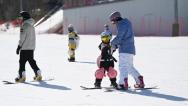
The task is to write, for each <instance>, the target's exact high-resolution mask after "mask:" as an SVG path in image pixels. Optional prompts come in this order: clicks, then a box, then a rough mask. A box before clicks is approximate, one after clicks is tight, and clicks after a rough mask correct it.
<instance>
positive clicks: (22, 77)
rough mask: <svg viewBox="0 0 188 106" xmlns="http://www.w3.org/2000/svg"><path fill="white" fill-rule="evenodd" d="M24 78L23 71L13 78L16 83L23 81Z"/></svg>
mask: <svg viewBox="0 0 188 106" xmlns="http://www.w3.org/2000/svg"><path fill="white" fill-rule="evenodd" d="M25 80H26V76H25V71H23V72H22V75H18V77H16V78H15V82H16V83H23V82H25Z"/></svg>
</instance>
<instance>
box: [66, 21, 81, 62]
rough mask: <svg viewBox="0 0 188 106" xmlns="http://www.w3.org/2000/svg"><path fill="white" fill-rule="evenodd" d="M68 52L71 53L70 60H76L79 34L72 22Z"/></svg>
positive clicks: (69, 27)
mask: <svg viewBox="0 0 188 106" xmlns="http://www.w3.org/2000/svg"><path fill="white" fill-rule="evenodd" d="M68 31H69V33H68V47H69V50H68V54H69V58H68V60H69V62H74V61H75V50H76V49H77V47H78V43H79V39H80V38H79V36H78V35H77V33H76V32H75V31H74V27H73V25H72V24H70V25H69V26H68Z"/></svg>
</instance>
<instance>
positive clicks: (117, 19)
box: [109, 12, 145, 89]
mask: <svg viewBox="0 0 188 106" xmlns="http://www.w3.org/2000/svg"><path fill="white" fill-rule="evenodd" d="M109 18H110V21H111V22H112V24H116V26H117V36H116V37H115V38H114V39H113V40H112V42H111V44H112V51H115V50H116V49H117V48H119V70H120V78H119V87H120V89H128V74H130V75H132V76H133V78H134V79H135V81H136V84H135V85H134V87H135V88H144V86H145V85H144V80H143V76H142V75H140V73H139V72H138V71H137V70H136V69H135V68H134V65H133V56H134V55H135V45H134V33H133V30H132V25H131V22H130V21H129V20H128V19H126V18H125V19H123V18H122V17H121V14H120V13H119V12H113V13H111V15H110V17H109Z"/></svg>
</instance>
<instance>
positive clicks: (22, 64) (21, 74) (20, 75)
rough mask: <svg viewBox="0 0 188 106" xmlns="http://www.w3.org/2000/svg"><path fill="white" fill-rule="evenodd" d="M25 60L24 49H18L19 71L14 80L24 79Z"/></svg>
mask: <svg viewBox="0 0 188 106" xmlns="http://www.w3.org/2000/svg"><path fill="white" fill-rule="evenodd" d="M26 62H27V54H26V52H25V51H24V50H21V51H20V60H19V72H18V77H17V78H15V81H16V82H24V81H25V79H26V75H25V64H26Z"/></svg>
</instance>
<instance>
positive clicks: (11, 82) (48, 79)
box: [2, 78, 54, 85]
mask: <svg viewBox="0 0 188 106" xmlns="http://www.w3.org/2000/svg"><path fill="white" fill-rule="evenodd" d="M52 80H54V78H46V79H43V80H40V81H36V80H32V81H26V82H23V83H27V82H44V81H52ZM2 82H3V83H4V84H5V85H10V84H20V83H19V82H13V81H8V80H3V81H2Z"/></svg>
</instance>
